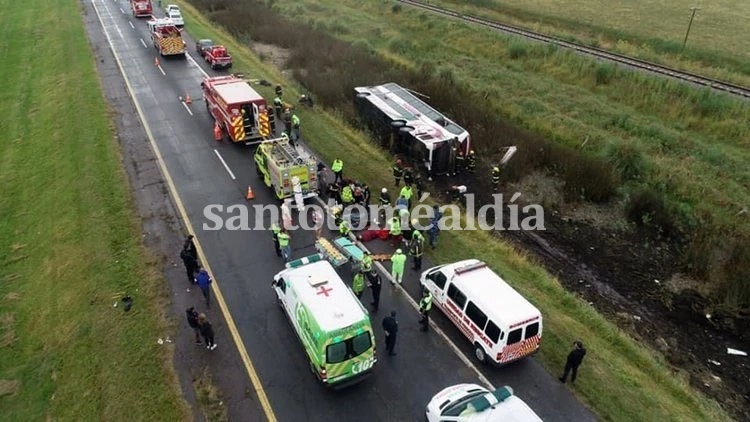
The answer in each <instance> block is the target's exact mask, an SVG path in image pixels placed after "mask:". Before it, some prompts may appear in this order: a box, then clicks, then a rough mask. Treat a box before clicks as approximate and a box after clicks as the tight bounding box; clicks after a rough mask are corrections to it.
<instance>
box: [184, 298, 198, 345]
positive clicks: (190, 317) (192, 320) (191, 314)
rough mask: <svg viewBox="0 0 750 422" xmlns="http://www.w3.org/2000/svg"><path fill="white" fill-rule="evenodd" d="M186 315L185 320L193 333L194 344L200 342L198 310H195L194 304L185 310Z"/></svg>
mask: <svg viewBox="0 0 750 422" xmlns="http://www.w3.org/2000/svg"><path fill="white" fill-rule="evenodd" d="M185 314H186V316H187V322H188V325H189V326H190V328H192V329H193V332H194V333H195V344H201V330H200V326H199V325H198V311H196V310H195V307H194V306H191V307H189V308H187V309H186V310H185Z"/></svg>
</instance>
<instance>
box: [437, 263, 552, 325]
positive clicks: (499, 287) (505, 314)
mask: <svg viewBox="0 0 750 422" xmlns="http://www.w3.org/2000/svg"><path fill="white" fill-rule="evenodd" d="M441 270H442V271H443V273H444V274H445V275H446V276H447V277H448V280H449V281H450V282H452V283H454V284H455V285H456V287H458V288H459V289H460V290H461V291H462V292H463V293H464V294H465V295H466V296H467V297H468V298H469V300H471V301H472V302H474V303H475V304H476V305H477V306H479V308H480V309H482V311H483V312H485V313H487V316H488V317H489V318H490V319H492V320H496V322H502V323H504V324H506V325H507V326H508V327H513V324H516V323H519V322H523V321H528V320H529V319H533V318H535V317H541V312H539V309H537V308H536V306H534V305H532V304H531V302H529V301H528V300H527V299H526V298H525V297H523V296H521V294H520V293H518V292H517V291H516V290H515V289H514V288H513V287H511V285H510V284H508V283H507V282H506V281H505V280H503V279H502V278H501V277H500V276H499V275H497V274H496V273H495V272H494V271H492V269H491V268H490V267H488V266H487V265H486V264H485V263H484V262H482V261H479V260H476V259H467V260H464V261H459V262H455V263H453V264H449V265H446V266H445V267H443V268H442V269H441Z"/></svg>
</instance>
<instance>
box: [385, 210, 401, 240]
mask: <svg viewBox="0 0 750 422" xmlns="http://www.w3.org/2000/svg"><path fill="white" fill-rule="evenodd" d="M390 226H391V227H390V230H389V232H388V234H390V236H391V241H392V242H393V246H398V245H400V244H401V238H402V234H401V219H400V218H399V217H398V216H396V217H393V218H392V219H391V222H390Z"/></svg>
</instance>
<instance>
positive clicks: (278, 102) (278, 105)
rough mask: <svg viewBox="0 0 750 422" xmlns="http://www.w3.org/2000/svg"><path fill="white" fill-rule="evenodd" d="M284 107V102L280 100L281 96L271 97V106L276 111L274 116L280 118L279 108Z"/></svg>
mask: <svg viewBox="0 0 750 422" xmlns="http://www.w3.org/2000/svg"><path fill="white" fill-rule="evenodd" d="M283 107H284V102H283V101H281V97H279V96H278V95H277V96H276V98H274V99H273V108H274V111H275V112H276V117H278V118H281V109H282V108H283Z"/></svg>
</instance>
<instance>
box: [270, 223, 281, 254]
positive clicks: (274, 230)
mask: <svg viewBox="0 0 750 422" xmlns="http://www.w3.org/2000/svg"><path fill="white" fill-rule="evenodd" d="M279 233H281V227H279V225H278V224H276V223H273V224H271V234H272V235H273V246H274V248H276V256H281V247H280V246H279Z"/></svg>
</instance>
